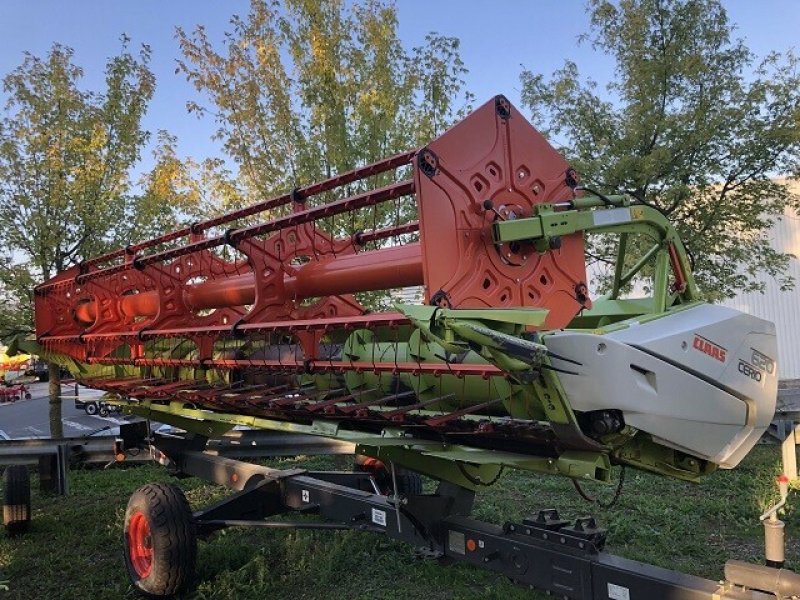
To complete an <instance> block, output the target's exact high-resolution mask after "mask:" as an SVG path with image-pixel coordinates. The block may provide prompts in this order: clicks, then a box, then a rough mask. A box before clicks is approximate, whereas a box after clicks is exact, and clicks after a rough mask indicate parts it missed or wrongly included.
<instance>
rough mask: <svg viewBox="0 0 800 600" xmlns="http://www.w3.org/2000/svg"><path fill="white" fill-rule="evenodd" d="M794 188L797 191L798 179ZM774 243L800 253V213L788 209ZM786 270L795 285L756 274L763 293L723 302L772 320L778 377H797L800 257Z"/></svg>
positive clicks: (799, 190)
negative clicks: (787, 287)
mask: <svg viewBox="0 0 800 600" xmlns="http://www.w3.org/2000/svg"><path fill="white" fill-rule="evenodd" d="M792 187H793V188H794V189H793V191H794V192H795V193H797V194H800V182H794V183H793V185H792ZM772 242H773V247H774V248H776V249H777V250H780V251H781V252H788V253H790V254H794V255H795V257H800V216H798V215H797V214H796V213H795V212H794V211H792V210H787V212H786V213H785V214H784V215H783V218H782V219H781V220H780V221H779V222H778V223H777V224H776V225H775V227H774V228H773V230H772ZM788 272H789V274H790V275H791V276H792V277H794V280H795V289H793V290H791V291H787V292H784V291H781V289H780V286H779V285H778V283H777V282H776V281H775V280H774V279H773V278H772V277H764V278H763V279H762V278H760V277H759V279H760V280H762V281H763V282H764V283H765V284H766V288H765V290H764V293H763V294H759V293H748V294H740V295H738V296H736V297H735V298H732V299H731V300H727V301H725V302H723V303H722V304H725V305H726V306H730V307H731V308H735V309H738V310H741V311H744V312H747V313H750V314H752V315H755V316H757V317H761V318H762V319H767V320H769V321H772V322H774V323H775V326H776V329H777V332H778V377H779V378H780V379H800V260H799V259H798V258H793V259H791V260H790V264H789V271H788Z"/></svg>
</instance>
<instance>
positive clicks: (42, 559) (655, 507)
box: [0, 446, 800, 600]
mask: <svg viewBox="0 0 800 600" xmlns="http://www.w3.org/2000/svg"><path fill="white" fill-rule="evenodd" d="M779 457H780V451H779V448H778V447H777V446H759V447H757V448H756V449H755V450H754V451H753V452H752V454H751V455H750V456H749V457H748V458H747V459H746V460H745V461H744V462H743V463H742V464H741V465H740V466H739V467H738V468H737V469H736V470H734V471H722V472H718V473H715V474H713V475H712V476H710V477H709V478H708V479H707V480H706V481H705V482H703V483H702V484H700V485H694V484H686V483H680V482H675V481H670V480H666V479H662V478H658V477H655V476H650V475H647V474H643V473H638V472H636V471H631V470H629V471H628V473H627V478H626V482H625V488H624V492H623V495H622V498H621V500H620V501H619V503H618V504H617V505H616V506H615V507H613V508H611V509H608V510H603V509H600V508H597V507H593V506H591V505H588V504H587V503H586V502H584V501H583V500H582V499H581V498H580V497H578V495H577V494H576V493H575V491H574V490H573V488H572V485H571V484H570V482H569V481H567V480H565V479H561V478H556V477H537V476H534V475H529V474H523V473H515V472H510V473H507V474H506V475H505V476H504V477H503V478H502V479H501V481H500V482H499V483H498V484H497V485H495V486H493V487H492V488H490V489H489V490H488V491H487V492H485V493H483V494H481V495H480V496H479V497H478V501H477V506H476V516H477V517H478V518H480V519H484V520H489V521H492V522H496V523H502V522H503V521H505V520H507V519H520V518H522V517H523V516H525V515H526V514H528V513H530V512H534V511H536V510H537V509H539V508H548V507H558V508H559V509H560V510H561V512H562V514H564V515H566V516H569V517H574V516H578V515H581V514H587V513H591V514H594V515H595V516H596V517H598V519H599V520H600V522H601V524H602V525H604V526H606V527H607V528H608V529H609V547H608V550H610V551H612V552H614V553H616V554H621V555H623V556H627V557H629V558H635V559H637V560H642V561H646V562H651V563H654V564H657V565H660V566H663V567H668V568H673V569H679V570H682V571H685V572H687V573H692V574H696V575H701V576H703V577H709V578H713V579H719V578H720V577H721V576H722V564H723V562H724V560H725V559H726V558H739V559H744V560H759V558H760V557H761V555H762V543H763V541H762V530H761V527H760V525H759V523H758V518H757V514H758V513H759V512H760V511H761V510H762V508H764V507H765V506H766V505H768V504H769V503H770V502H771V501H772V500H774V499H775V497H776V496H777V493H776V492H775V490H774V484H773V481H774V475H775V474H776V473H777V472H778V471H779ZM337 460H338V461H339V462H338V464H337ZM270 464H272V465H279V466H282V467H287V468H288V467H308V468H313V469H320V468H347V467H348V466H349V465H345V464H342V463H341V459H336V460H335V459H330V458H312V459H292V460H283V461H272V462H271V463H270ZM169 480H170V477H169V476H168V475H167V473H166V472H165V470H164V469H162V468H160V467H157V466H143V467H130V468H119V467H116V468H112V469H109V470H88V471H73V472H72V473H71V475H70V485H71V494H70V496H69V497H67V498H60V497H42V496H41V495H39V494H38V493H37V489H36V485H37V482H36V481H35V479H34V482H33V483H34V498H33V518H34V520H33V524H32V528H31V531H30V532H29V533H28V534H27V535H25V536H23V537H21V538H17V539H9V538H8V537H6V536H5V534H4V533H0V581H3V580H6V581H7V585H8V587H9V591H5V592H4V591H0V600H5V599H6V598H9V600H10V599H12V598H14V599H20V600H23V599H34V598H36V599H63V600H70V599H76V600H77V599H91V600H104V599H117V598H127V597H133V592H132V591H131V589H130V586H129V584H128V581H127V577H126V574H125V569H124V565H123V561H122V550H121V548H122V545H121V528H122V519H123V515H124V511H125V505H126V503H127V500H128V496H129V495H130V493H131V492H132V491H133V490H135V489H136V488H137V487H139V486H140V485H143V484H145V483H147V482H150V481H169ZM180 483H181V485H182V486H183V488H184V489H185V490H186V492H187V496H188V498H189V501H190V502H191V504H192V506H193V507H201V506H203V505H204V504H205V503H208V502H210V501H211V500H214V499H216V498H219V497H221V496H222V495H223V494H224V493H225V491H224V490H222V489H221V488H218V487H216V486H211V485H208V484H205V483H204V482H202V481H200V480H198V479H185V480H182V481H181V482H180ZM591 491H597V490H595V489H592V490H591ZM612 492H613V489H610V488H602V489H600V490H599V493H600V494H601V495H604V496H606V497H608V496H610V495H611V493H612ZM796 506H797V502H796V500H794V499H793V498H790V506H789V507H788V510H787V512H786V515H785V516H784V520H785V521H787V528H788V535H789V536H792V537H794V539H796V537H797V536H798V535H800V528H799V527H798V522H797V521H798V519H797V512H796ZM787 560H788V561H789V562H790V563H791V564H792V565H794V566H795V567H796V566H797V565H800V546H799V545H798V544H796V543H792V541H791V540H790V543H789V544H788V549H787ZM198 577H199V581H198V586H197V590H196V591H195V592H194V593H193V594H192V596H191V598H197V599H211V598H213V599H231V600H232V599H241V600H247V599H253V600H255V599H256V598H258V599H263V598H274V599H292V600H294V599H325V600H345V599H346V600H372V599H384V598H385V599H390V598H391V599H392V600H404V599H414V600H422V599H434V600H439V599H441V600H445V599H453V600H455V599H459V600H462V599H463V600H470V599H472V600H478V599H481V600H482V599H498V600H499V599H501V598H502V599H503V600H517V599H522V598H527V599H536V598H544V597H545V596H543V595H539V594H537V593H534V592H531V591H528V590H525V589H522V588H519V587H517V586H515V585H513V584H511V583H510V582H509V581H508V580H506V579H505V578H504V577H501V576H499V575H495V574H492V573H490V572H488V571H482V570H478V569H474V568H471V567H467V566H463V565H459V566H449V567H443V566H441V565H439V564H438V563H437V562H435V561H434V562H432V561H422V560H418V559H415V558H414V556H413V553H412V549H411V548H410V547H408V546H405V545H403V544H399V543H395V542H392V541H389V540H386V539H384V538H381V537H379V536H376V535H373V534H367V533H353V532H311V531H302V532H286V531H266V530H252V529H249V530H228V531H224V532H222V533H221V534H220V535H218V536H217V537H216V538H215V539H213V540H212V541H211V542H210V543H201V544H200V553H199V563H198Z"/></svg>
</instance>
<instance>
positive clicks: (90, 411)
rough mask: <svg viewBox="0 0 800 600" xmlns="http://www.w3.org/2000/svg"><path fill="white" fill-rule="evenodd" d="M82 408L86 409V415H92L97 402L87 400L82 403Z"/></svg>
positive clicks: (95, 412) (95, 409) (94, 413)
mask: <svg viewBox="0 0 800 600" xmlns="http://www.w3.org/2000/svg"><path fill="white" fill-rule="evenodd" d="M83 410H85V411H86V414H87V415H89V416H90V417H93V416H94V415H96V414H97V404H95V403H94V402H87V403H86V404H85V405H84V407H83Z"/></svg>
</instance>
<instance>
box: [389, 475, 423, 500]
mask: <svg viewBox="0 0 800 600" xmlns="http://www.w3.org/2000/svg"><path fill="white" fill-rule="evenodd" d="M395 477H396V478H397V493H398V494H399V495H401V496H419V495H420V494H422V476H421V475H420V474H419V473H415V472H414V471H408V470H407V469H398V470H397V473H396V475H395Z"/></svg>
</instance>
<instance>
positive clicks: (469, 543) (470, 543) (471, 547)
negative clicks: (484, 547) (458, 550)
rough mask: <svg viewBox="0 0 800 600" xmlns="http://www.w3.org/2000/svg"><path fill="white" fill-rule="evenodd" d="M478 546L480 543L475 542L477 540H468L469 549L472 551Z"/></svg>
mask: <svg viewBox="0 0 800 600" xmlns="http://www.w3.org/2000/svg"><path fill="white" fill-rule="evenodd" d="M477 547H478V544H476V543H475V540H467V550H469V551H470V552H475V548H477Z"/></svg>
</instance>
